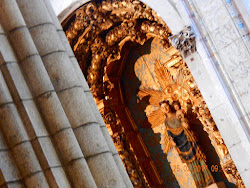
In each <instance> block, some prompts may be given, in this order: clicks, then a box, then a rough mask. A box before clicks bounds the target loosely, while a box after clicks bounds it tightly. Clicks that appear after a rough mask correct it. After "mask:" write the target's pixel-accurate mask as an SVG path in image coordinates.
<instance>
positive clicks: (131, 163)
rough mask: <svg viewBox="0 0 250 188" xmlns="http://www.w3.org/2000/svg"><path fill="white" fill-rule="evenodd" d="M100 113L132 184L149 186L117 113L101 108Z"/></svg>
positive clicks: (139, 186)
mask: <svg viewBox="0 0 250 188" xmlns="http://www.w3.org/2000/svg"><path fill="white" fill-rule="evenodd" d="M101 114H102V117H103V119H104V121H105V124H106V127H107V128H108V131H109V134H110V135H111V137H112V139H113V142H114V144H115V147H116V149H117V151H118V153H119V155H120V157H121V159H122V162H123V164H124V166H125V168H126V170H127V173H128V175H129V178H130V180H131V182H132V184H133V186H134V187H135V188H141V187H149V185H148V183H147V180H146V178H145V176H144V174H143V172H142V170H141V168H140V165H139V164H138V161H137V159H136V156H135V154H134V151H133V148H132V147H131V145H130V144H129V141H128V139H127V137H126V135H125V132H124V129H123V127H122V125H121V122H120V120H119V118H118V116H117V114H116V113H115V112H114V111H112V110H111V109H108V110H107V109H105V110H104V109H101Z"/></svg>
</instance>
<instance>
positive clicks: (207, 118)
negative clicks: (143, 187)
mask: <svg viewBox="0 0 250 188" xmlns="http://www.w3.org/2000/svg"><path fill="white" fill-rule="evenodd" d="M64 29H65V32H66V36H67V38H68V41H69V42H70V45H71V47H72V49H73V51H74V53H75V56H76V58H77V60H78V62H79V65H80V67H81V69H82V71H83V73H84V75H85V77H86V78H87V82H88V84H89V86H90V90H91V92H92V94H93V95H94V97H95V99H96V100H97V101H100V100H101V99H109V92H110V91H111V90H112V88H113V87H114V85H113V83H112V82H111V81H110V80H109V73H108V72H107V70H108V68H109V66H112V64H113V63H114V62H115V63H121V59H122V50H123V47H124V46H125V44H126V43H127V42H131V43H137V44H140V45H143V44H144V43H145V42H146V41H147V40H148V39H150V38H158V39H160V41H161V43H162V45H163V47H164V48H165V50H166V52H168V54H170V55H171V57H170V59H169V60H168V61H166V62H159V61H158V60H157V59H156V60H155V61H156V66H155V72H156V74H157V80H158V82H159V84H160V85H161V86H162V87H161V90H160V91H159V90H153V89H152V88H140V92H139V93H138V95H139V96H140V97H141V98H142V97H145V96H150V100H149V102H150V105H151V106H152V105H153V106H156V107H159V101H161V100H163V99H164V100H167V101H170V102H172V101H176V100H178V101H179V102H180V105H181V109H183V110H184V111H185V113H186V115H187V116H188V117H189V115H190V117H189V118H198V119H199V120H200V122H201V123H202V126H203V129H204V131H206V132H207V133H208V135H209V138H210V140H211V143H212V145H213V146H214V148H215V150H216V152H217V154H218V156H219V158H220V163H221V166H222V168H223V171H224V172H225V174H226V176H227V177H232V178H233V179H234V180H235V182H237V185H238V186H239V187H244V185H243V182H242V180H241V179H240V176H239V173H238V171H237V169H236V167H235V165H234V163H233V161H232V159H231V156H230V154H229V153H228V150H227V148H226V146H225V143H224V141H223V139H222V137H221V135H220V133H219V131H218V129H217V127H216V125H215V122H214V121H213V118H212V116H211V114H210V112H209V110H208V108H207V106H206V103H205V101H204V99H203V98H202V96H201V93H200V92H199V89H198V88H197V85H196V83H195V81H194V79H193V77H192V75H191V73H190V70H189V69H188V67H187V65H186V64H185V62H184V61H183V59H182V56H183V57H186V56H187V55H189V54H190V53H193V52H195V50H196V49H195V40H194V39H195V37H194V34H193V33H192V31H191V30H190V28H189V27H188V28H185V29H184V30H183V31H182V32H180V34H179V35H176V36H172V34H171V32H170V30H169V28H168V27H167V25H166V24H165V23H164V22H163V20H162V19H161V18H159V16H158V15H157V14H156V13H155V12H154V11H153V10H152V9H150V8H149V7H148V6H146V5H145V4H143V3H142V2H140V1H137V0H122V1H101V2H99V3H97V2H90V3H87V4H85V5H84V6H82V7H81V8H79V9H78V10H76V11H75V13H74V14H73V15H72V17H71V18H70V19H69V20H68V22H67V23H65V25H64ZM170 40H171V42H170ZM171 43H172V45H173V46H174V47H175V48H173V46H171ZM176 49H178V50H179V51H180V52H181V54H182V56H181V54H180V52H178V51H177V50H176ZM155 109H156V110H155V111H153V112H152V113H151V114H149V115H148V120H149V122H150V123H151V125H152V128H154V127H156V126H157V125H158V124H159V123H161V122H163V118H162V117H163V116H160V114H161V112H160V110H159V109H157V108H155ZM114 114H115V113H113V112H112V116H109V115H111V114H110V112H105V113H104V114H103V116H104V117H105V118H104V119H107V118H111V117H113V120H114V119H115V122H116V123H115V124H119V120H117V116H115V115H114ZM192 114H196V116H195V117H193V116H192ZM111 120H112V119H111ZM113 120H112V121H113ZM112 121H110V122H112ZM106 124H109V123H106ZM111 124H112V123H111ZM119 125H120V124H119ZM112 134H113V135H112V137H113V139H114V142H115V145H116V146H117V148H118V151H119V149H120V155H121V156H122V155H124V156H127V155H126V153H127V152H129V151H130V150H129V149H128V148H127V149H126V148H124V147H123V145H124V144H123V142H124V138H125V136H124V133H123V131H120V132H119V131H118V132H117V133H115V132H114V133H112ZM126 142H129V140H126ZM121 148H124V149H121ZM124 163H125V166H126V163H130V161H129V159H126V160H124ZM131 164H132V163H131ZM128 166H130V165H128ZM135 166H136V165H135ZM131 168H132V166H131ZM133 168H134V167H133ZM137 169H138V168H137ZM136 173H138V174H140V170H139V171H136ZM131 177H132V178H134V177H137V175H131ZM140 177H141V178H140V180H139V179H138V180H134V183H135V184H136V182H137V183H138V184H140V183H142V182H145V181H144V180H143V178H142V177H143V176H140ZM131 180H132V179H131Z"/></svg>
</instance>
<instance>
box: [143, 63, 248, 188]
mask: <svg viewBox="0 0 250 188" xmlns="http://www.w3.org/2000/svg"><path fill="white" fill-rule="evenodd" d="M176 71H177V73H176V74H175V75H172V74H173V72H176ZM171 73H172V74H171ZM155 74H156V78H157V80H158V83H159V85H160V88H161V90H159V91H158V90H153V89H150V88H140V91H139V92H138V96H139V97H140V98H141V99H142V98H143V97H146V96H150V98H149V105H152V106H154V107H158V108H154V109H155V110H154V111H152V112H151V113H150V114H148V115H147V117H148V121H149V122H150V124H151V125H152V128H153V129H154V128H155V127H157V126H159V125H160V124H162V123H163V122H164V120H165V116H164V114H163V112H162V110H161V109H160V106H159V103H160V101H163V100H165V101H169V102H170V104H172V102H173V101H179V102H180V104H181V109H182V110H184V111H185V113H186V114H187V116H188V114H190V111H191V112H193V113H194V114H196V115H197V116H196V117H195V118H198V119H199V120H200V122H201V123H202V125H203V129H204V131H206V132H207V133H208V135H209V138H210V140H211V144H212V145H213V146H214V148H215V150H216V152H217V154H218V156H219V158H220V163H221V166H222V168H223V169H224V172H225V174H226V175H227V176H228V177H230V176H231V177H232V178H234V180H235V182H236V184H237V186H238V187H244V184H243V182H242V179H241V178H240V176H239V173H238V171H237V169H236V167H235V165H234V163H233V161H232V158H231V156H230V154H229V152H228V149H227V147H226V145H225V143H224V141H223V139H222V136H221V134H220V132H219V131H218V129H217V126H216V124H215V122H214V120H213V118H212V116H211V114H210V111H209V109H208V107H207V105H206V103H205V101H204V99H203V97H202V95H201V93H200V91H199V89H198V87H197V85H196V83H195V81H194V79H193V77H192V75H191V73H190V70H189V69H188V67H187V65H186V63H185V62H183V61H179V62H178V66H176V65H175V66H172V67H171V66H168V62H164V63H163V64H161V63H160V62H159V61H156V64H155ZM190 118H194V117H190ZM161 143H162V144H164V142H162V141H161ZM165 147H167V145H164V146H163V148H165Z"/></svg>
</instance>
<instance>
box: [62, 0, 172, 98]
mask: <svg viewBox="0 0 250 188" xmlns="http://www.w3.org/2000/svg"><path fill="white" fill-rule="evenodd" d="M72 19H73V21H71V23H70V24H69V25H66V26H65V27H64V28H66V36H67V38H68V41H69V42H70V45H71V47H72V48H73V50H74V53H75V56H76V58H77V60H78V62H79V64H80V66H81V69H82V70H83V73H84V75H85V77H86V78H87V81H88V84H89V86H90V89H91V92H92V94H93V95H94V96H95V97H96V98H99V99H101V98H103V97H104V96H103V93H104V90H105V84H103V82H104V79H103V77H104V75H105V68H106V67H107V66H108V65H109V64H110V63H111V62H114V61H116V60H120V58H121V50H122V47H123V45H124V44H125V43H126V42H127V41H131V42H135V43H139V44H141V45H143V44H144V42H145V41H147V40H148V39H149V38H151V37H155V36H157V37H159V38H160V39H161V40H162V43H163V45H164V46H166V47H168V46H169V40H168V37H169V36H171V33H170V31H169V29H168V27H167V26H166V24H165V23H164V22H163V21H162V20H161V19H160V18H159V17H158V16H157V14H156V13H155V12H154V11H152V9H150V8H149V7H148V6H146V5H145V4H143V3H142V2H140V1H137V0H123V1H102V2H101V3H95V2H91V3H88V4H86V5H84V6H83V7H81V8H79V9H78V10H76V12H75V15H74V16H73V18H72ZM106 85H107V84H106Z"/></svg>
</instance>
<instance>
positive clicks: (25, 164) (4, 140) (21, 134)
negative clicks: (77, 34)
mask: <svg viewBox="0 0 250 188" xmlns="http://www.w3.org/2000/svg"><path fill="white" fill-rule="evenodd" d="M0 186H1V187H6V186H7V187H43V188H45V187H89V188H94V187H109V188H112V187H114V188H115V187H116V188H122V187H132V184H131V182H130V180H129V178H128V175H127V173H126V171H125V169H124V167H123V164H122V162H121V159H120V158H119V155H118V153H117V151H116V149H115V147H114V145H113V142H112V140H111V138H110V136H109V134H108V131H107V129H106V126H105V123H104V122H103V120H102V117H101V115H100V113H99V111H98V109H97V107H96V104H95V102H94V100H93V97H92V95H91V93H90V91H89V88H88V85H87V84H86V81H85V79H84V77H83V74H82V72H81V70H80V68H79V66H78V63H77V61H76V59H75V57H74V54H73V52H72V50H71V48H70V46H69V44H68V42H67V39H66V37H65V35H64V32H63V30H62V28H61V25H60V23H59V22H58V20H57V17H56V15H55V14H54V11H53V10H52V7H51V5H50V3H49V1H48V0H32V1H29V0H17V1H16V0H2V1H1V2H0Z"/></svg>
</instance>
